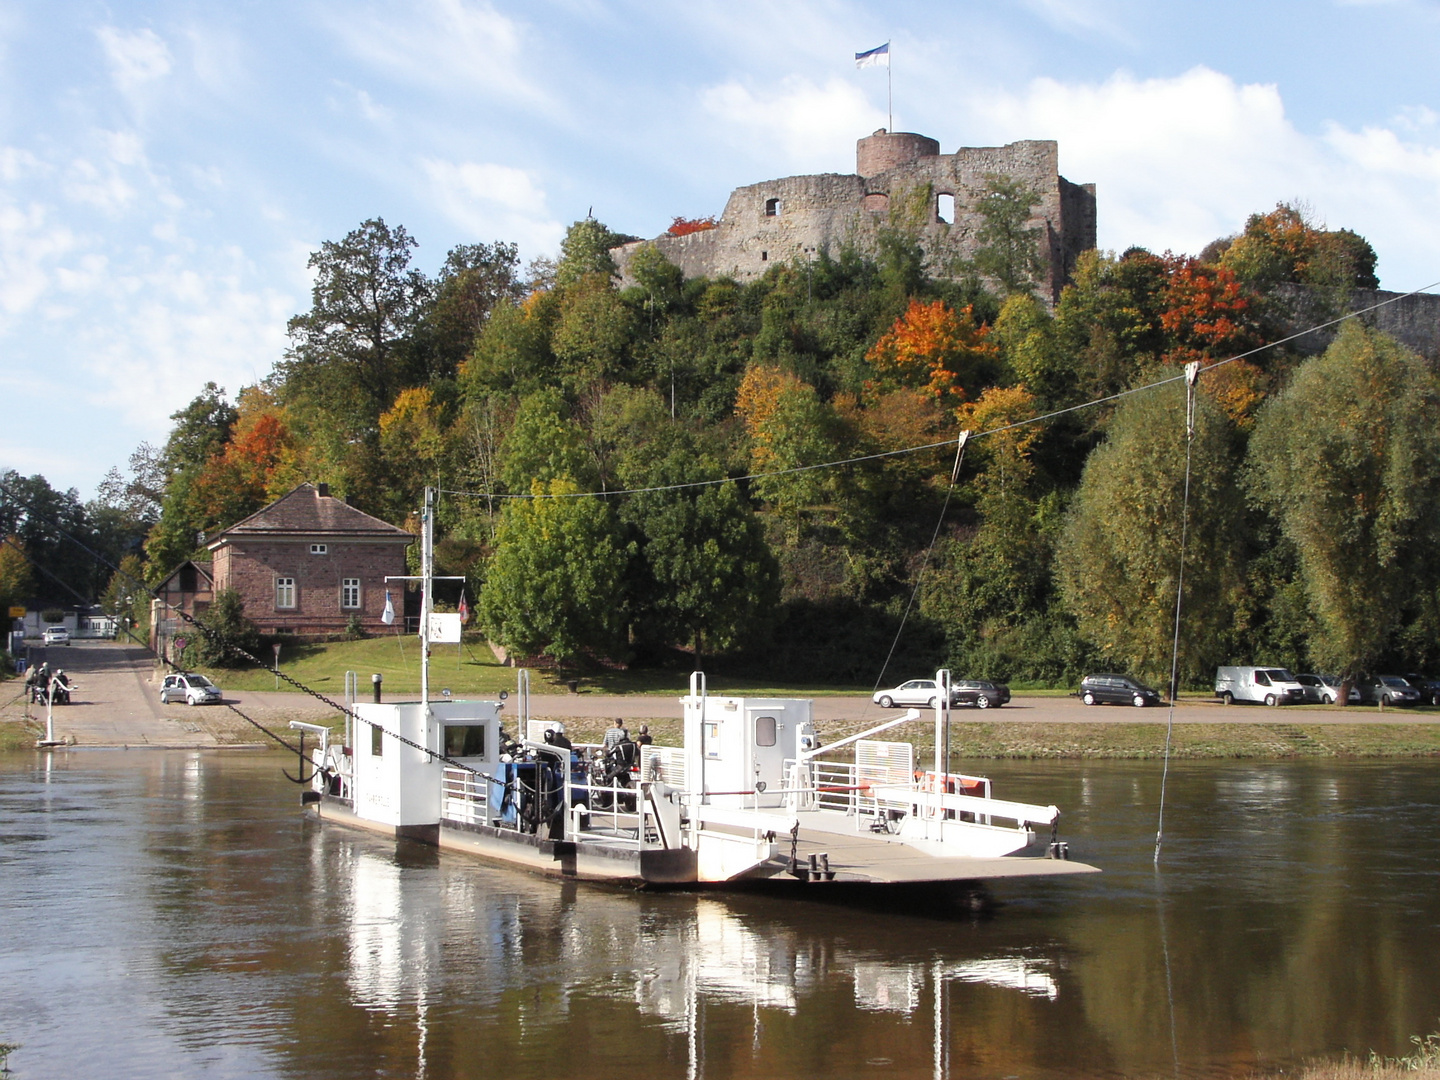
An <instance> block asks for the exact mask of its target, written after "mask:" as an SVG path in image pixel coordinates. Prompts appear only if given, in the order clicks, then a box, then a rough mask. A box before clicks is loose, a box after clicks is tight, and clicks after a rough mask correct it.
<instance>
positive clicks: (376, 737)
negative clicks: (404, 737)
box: [370, 724, 385, 757]
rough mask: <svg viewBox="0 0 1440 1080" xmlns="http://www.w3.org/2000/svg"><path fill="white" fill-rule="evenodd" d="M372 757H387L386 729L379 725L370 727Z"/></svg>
mask: <svg viewBox="0 0 1440 1080" xmlns="http://www.w3.org/2000/svg"><path fill="white" fill-rule="evenodd" d="M370 756H371V757H384V756H385V729H384V728H382V727H381V726H380V725H379V724H371V725H370Z"/></svg>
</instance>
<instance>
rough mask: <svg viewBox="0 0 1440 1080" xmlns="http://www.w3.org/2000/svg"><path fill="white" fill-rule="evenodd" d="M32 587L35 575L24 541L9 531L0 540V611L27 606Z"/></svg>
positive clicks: (33, 586)
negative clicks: (8, 533) (27, 556)
mask: <svg viewBox="0 0 1440 1080" xmlns="http://www.w3.org/2000/svg"><path fill="white" fill-rule="evenodd" d="M34 588H35V575H34V574H33V573H32V571H31V569H30V560H29V559H28V558H26V554H25V542H24V541H23V540H21V539H20V537H19V536H17V535H16V534H14V533H11V534H10V535H8V536H6V537H5V539H4V540H3V541H0V611H6V610H8V609H9V608H11V607H26V606H28V605H29V603H30V598H31V594H32V593H33V591H34ZM7 618H8V616H7ZM7 625H8V623H7Z"/></svg>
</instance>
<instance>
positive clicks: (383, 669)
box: [206, 634, 870, 697]
mask: <svg viewBox="0 0 1440 1080" xmlns="http://www.w3.org/2000/svg"><path fill="white" fill-rule="evenodd" d="M280 670H281V671H283V672H284V673H285V674H287V675H289V676H290V677H291V678H294V679H298V680H299V681H300V682H303V683H305V685H307V686H311V687H314V688H315V689H316V690H319V691H320V692H321V693H323V694H327V695H331V696H335V697H338V696H339V695H341V694H343V693H344V691H345V672H347V671H353V672H355V673H356V674H357V675H358V676H359V677H360V684H361V693H363V694H366V695H368V694H369V692H370V676H371V675H372V674H379V675H381V676H382V677H383V678H384V680H385V692H386V694H387V695H403V694H416V693H418V692H419V690H420V642H419V639H418V638H416V637H415V636H414V635H412V634H403V635H397V636H394V637H374V638H365V639H363V640H361V641H332V642H325V643H320V644H296V645H284V646H282V647H281V650H280ZM206 674H207V675H209V676H210V677H211V678H212V679H214V680H215V682H216V683H218V684H219V685H220V686H223V687H225V688H227V689H231V688H233V689H235V690H274V689H275V676H274V675H273V674H272V673H271V672H270V671H269V670H268V669H257V668H247V669H240V670H233V671H232V670H225V669H222V670H216V671H208V670H207V671H206ZM572 678H573V679H575V680H576V681H577V682H578V683H579V685H580V686H581V687H582V688H583V689H586V690H589V691H591V692H593V693H599V694H657V693H666V694H676V695H679V694H681V693H684V692H685V688H686V686H687V685H688V683H689V678H690V676H689V672H683V671H672V670H666V669H657V668H639V669H635V670H631V671H612V670H608V669H595V670H588V671H584V672H578V673H577V672H567V673H566V674H565V675H564V676H563V678H562V677H561V676H560V675H559V674H557V673H556V672H554V671H543V670H533V671H531V673H530V688H531V691H532V692H533V693H536V694H561V693H566V692H567V691H568V686H567V685H566V683H567V682H568V681H569V680H570V679H572ZM430 685H431V688H432V689H433V690H434V691H435V692H436V693H437V694H438V693H439V691H440V690H441V689H442V688H448V689H449V690H451V691H452V692H453V693H454V694H455V696H456V697H494V696H495V695H496V694H498V693H499V692H500V691H501V690H509V691H512V692H513V691H514V689H515V669H514V668H509V667H505V666H504V665H502V664H501V663H500V662H499V661H498V660H496V659H495V656H494V654H493V653H491V651H490V649H489V647H488V646H487V645H486V644H485V643H484V642H483V641H470V640H467V641H466V642H465V643H464V644H463V645H458V646H457V645H435V646H432V647H431V650H430ZM280 688H281V689H285V684H284V683H283V682H282V683H281V684H280ZM710 691H711V693H731V692H735V693H745V694H752V695H763V694H784V695H786V696H789V697H823V696H827V695H834V694H855V693H864V694H867V695H868V694H869V693H870V688H869V687H859V686H836V685H835V684H833V683H826V684H823V685H820V684H807V683H796V684H791V685H785V686H781V685H777V684H776V683H775V682H773V681H769V682H766V681H761V680H756V679H743V678H738V677H731V676H719V677H717V676H713V675H712V676H711V677H710Z"/></svg>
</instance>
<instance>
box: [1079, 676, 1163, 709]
mask: <svg viewBox="0 0 1440 1080" xmlns="http://www.w3.org/2000/svg"><path fill="white" fill-rule="evenodd" d="M1080 700H1081V701H1083V702H1085V704H1086V705H1134V706H1136V707H1137V708H1144V707H1145V706H1146V705H1159V704H1160V694H1159V692H1158V691H1157V690H1155V688H1154V687H1150V686H1146V685H1145V684H1144V683H1142V682H1139V681H1138V680H1135V679H1132V678H1130V676H1129V675H1086V676H1085V678H1083V679H1081V680H1080Z"/></svg>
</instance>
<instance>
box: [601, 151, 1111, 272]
mask: <svg viewBox="0 0 1440 1080" xmlns="http://www.w3.org/2000/svg"><path fill="white" fill-rule="evenodd" d="M938 147H939V144H938V143H936V142H935V140H933V139H929V138H927V137H925V136H923V135H914V134H911V133H907V132H897V133H885V132H877V133H876V134H875V135H872V136H867V137H866V138H864V139H861V140H859V143H858V145H857V165H858V166H859V167H860V168H861V172H859V173H857V174H851V175H839V174H835V173H827V174H823V175H818V176H791V177H786V178H784V179H779V180H768V181H765V182H763V183H759V184H750V185H747V186H745V187H741V188H736V189H735V191H734V192H732V193H731V195H730V198H729V201H728V202H727V203H726V205H725V212H724V213H723V214H722V215H721V217H720V220H719V222H718V223H717V225H716V227H715V228H714V229H709V230H705V231H703V232H698V233H691V234H690V235H688V236H680V237H674V236H668V235H666V236H660V237H657V238H656V239H655V240H653V241H649V242H650V243H653V244H655V246H656V247H657V248H659V250H660V251H661V252H662V253H663V254H664V255H665V256H666V258H668V259H669V260H670V261H671V262H673V263H675V264H676V265H677V266H679V267H680V269H681V270H682V271H683V272H684V274H685V276H686V277H700V276H707V277H724V276H728V277H733V278H735V279H736V280H739V281H753V280H755V279H756V278H758V277H760V276H761V275H763V274H764V273H765V272H766V271H767V270H769V269H770V267H771V266H773V265H774V264H775V263H777V262H781V263H783V262H787V261H790V260H792V259H801V260H804V259H809V258H814V257H815V256H816V255H817V254H818V253H819V252H821V251H828V252H830V253H831V254H837V253H838V252H839V251H840V250H841V249H842V248H844V247H846V246H853V247H855V248H856V249H858V250H861V251H865V252H870V253H873V252H874V251H875V250H876V248H877V240H878V236H879V231H880V230H881V229H882V228H884V227H886V226H888V225H896V226H901V227H908V228H913V229H914V230H915V231H916V233H917V235H918V237H919V239H920V243H921V247H922V249H923V250H924V252H925V257H926V263H927V269H928V271H929V272H930V273H931V274H932V275H934V276H936V277H940V278H945V277H950V276H952V275H953V273H954V266H955V263H956V262H957V260H960V259H969V258H972V257H973V256H974V254H975V251H976V249H977V248H978V247H979V246H980V245H979V240H978V238H977V232H978V230H979V228H980V226H981V224H982V223H983V218H981V216H980V215H979V214H978V213H977V212H976V211H975V210H974V205H975V201H976V200H977V199H978V198H979V197H980V196H981V195H982V194H983V193H984V190H985V186H986V183H987V181H988V180H989V178H990V177H991V176H993V175H999V176H1003V177H1007V178H1012V179H1015V180H1019V181H1021V182H1022V183H1025V184H1027V185H1028V186H1029V187H1030V188H1031V189H1032V190H1033V191H1034V192H1035V194H1036V203H1035V206H1034V210H1033V212H1032V217H1031V225H1032V227H1036V228H1038V229H1039V230H1040V235H1041V240H1040V244H1041V254H1042V256H1043V258H1044V260H1045V264H1046V265H1045V270H1044V271H1043V272H1042V275H1041V280H1040V282H1039V283H1038V287H1037V291H1039V292H1040V293H1041V295H1043V296H1045V297H1046V298H1047V299H1050V300H1052V301H1053V300H1054V299H1056V298H1058V296H1059V292H1060V288H1061V287H1062V286H1063V285H1064V283H1065V281H1066V280H1068V278H1069V274H1070V271H1071V269H1072V268H1073V267H1074V264H1075V259H1076V258H1077V257H1078V256H1079V254H1080V252H1081V251H1084V250H1086V249H1087V248H1091V247H1094V246H1095V189H1094V186H1093V185H1086V186H1081V185H1078V184H1072V183H1070V181H1068V180H1065V179H1064V178H1063V177H1061V176H1060V174H1059V172H1058V165H1059V148H1058V146H1057V144H1056V143H1054V142H1053V141H1044V140H1038V141H1025V142H1016V143H1011V144H1009V145H1008V146H998V147H962V148H961V149H960V150H959V151H957V152H956V153H954V154H939V153H934V152H930V151H933V150H937V149H938ZM875 168H878V169H879V170H880V171H878V172H875V173H874V174H873V175H866V173H865V170H868V169H875ZM941 195H949V196H952V197H953V198H954V221H953V222H950V223H947V222H945V221H942V220H941V219H940V218H939V216H938V213H937V198H938V197H939V196H941ZM914 210H918V215H917V216H916V217H914V218H908V216H907V215H908V214H909V212H910V211H914ZM641 243H643V242H636V243H632V244H626V245H623V246H621V247H618V248H616V249H614V251H613V252H612V254H613V255H614V257H615V260H616V263H617V265H618V266H619V268H620V272H621V276H622V279H624V281H625V283H627V284H629V283H632V282H631V281H630V279H629V278H628V276H627V275H626V269H627V267H628V264H629V259H630V257H631V256H632V255H633V254H634V252H635V251H636V250H637V249H638V247H639V246H640V244H641Z"/></svg>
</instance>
